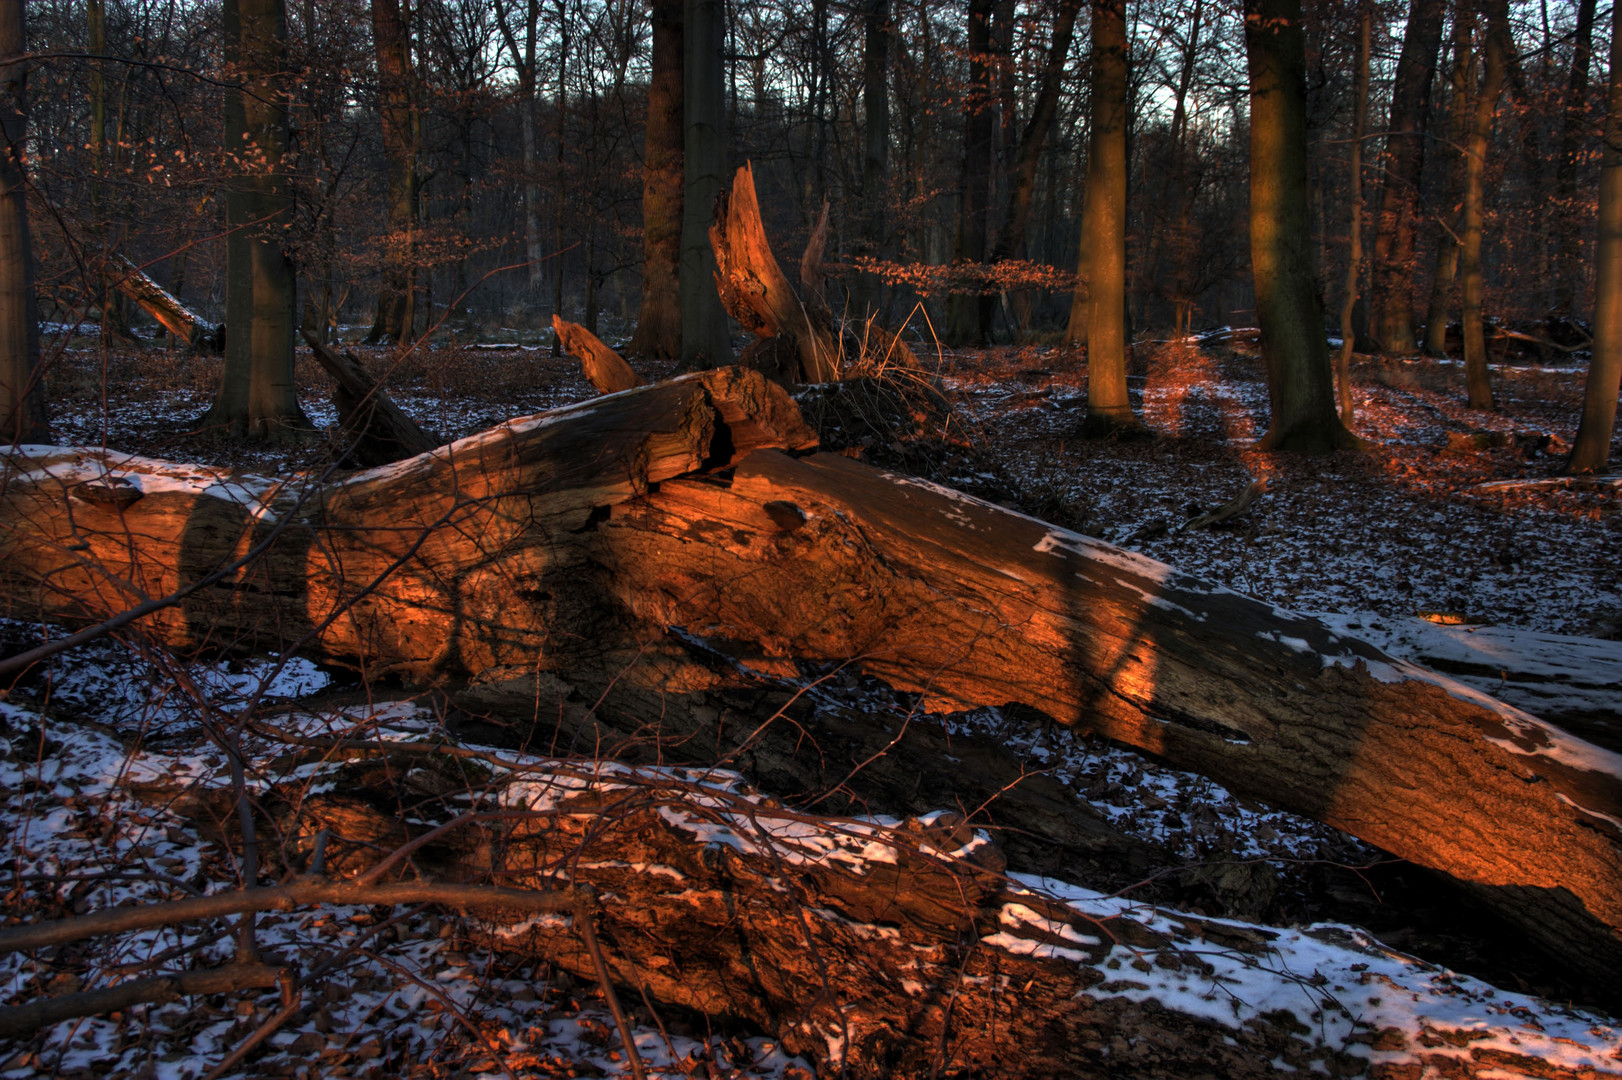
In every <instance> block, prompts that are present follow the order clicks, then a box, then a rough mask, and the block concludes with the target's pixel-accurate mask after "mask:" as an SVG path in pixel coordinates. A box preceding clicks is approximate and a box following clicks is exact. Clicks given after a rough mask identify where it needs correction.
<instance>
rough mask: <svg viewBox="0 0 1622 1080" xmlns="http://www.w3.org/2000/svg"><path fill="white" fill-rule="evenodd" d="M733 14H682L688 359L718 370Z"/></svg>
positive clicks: (710, 3) (712, 9)
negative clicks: (726, 77)
mask: <svg viewBox="0 0 1622 1080" xmlns="http://www.w3.org/2000/svg"><path fill="white" fill-rule="evenodd" d="M725 44H726V17H725V11H724V9H723V5H722V0H686V4H685V7H684V8H683V17H682V48H683V50H684V57H683V61H684V63H683V69H682V72H683V82H682V106H683V119H682V125H683V131H684V139H685V141H684V143H683V146H684V157H683V165H682V170H683V177H684V179H683V184H682V224H681V362H682V366H683V367H686V368H712V367H717V366H719V365H721V364H729V363H731V362H732V338H731V332H730V329H729V328H728V326H727V316H726V311H725V309H724V308H723V307H722V305H721V297H720V295H719V294H718V293H717V292H716V264H715V253H714V252H712V251H711V250H710V221H711V218H712V217H713V215H714V213H715V202H716V197H717V196H719V195H721V194H722V193H723V192H725V191H726V184H727V181H726V116H725V111H724V110H725V104H726V97H725V93H724V89H725V88H724V86H723V84H722V78H721V76H722V73H723V71H724V70H725V64H724V63H723V60H722V55H723V52H724V46H725Z"/></svg>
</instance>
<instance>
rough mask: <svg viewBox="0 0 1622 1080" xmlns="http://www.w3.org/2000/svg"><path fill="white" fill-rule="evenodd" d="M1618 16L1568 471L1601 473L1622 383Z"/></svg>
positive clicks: (1621, 24) (1621, 39) (1621, 47)
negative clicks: (1588, 344)
mask: <svg viewBox="0 0 1622 1080" xmlns="http://www.w3.org/2000/svg"><path fill="white" fill-rule="evenodd" d="M1619 31H1622V20H1619V19H1618V18H1617V16H1616V9H1615V8H1614V7H1613V8H1612V9H1611V84H1610V93H1609V95H1608V102H1607V108H1606V113H1605V149H1604V156H1603V158H1602V159H1601V163H1600V181H1599V239H1598V241H1597V242H1596V244H1595V247H1594V264H1595V279H1596V281H1595V286H1594V354H1593V357H1592V359H1590V360H1589V361H1588V383H1587V388H1586V389H1585V391H1584V394H1583V416H1582V420H1581V421H1580V422H1579V423H1578V425H1577V438H1576V440H1575V441H1574V442H1573V443H1572V447H1571V459H1570V460H1569V461H1568V462H1567V463H1566V469H1567V471H1568V472H1574V473H1582V472H1603V471H1604V469H1605V466H1606V464H1607V461H1608V459H1609V457H1610V453H1611V433H1612V431H1613V429H1614V428H1615V426H1616V395H1617V388H1618V386H1619V385H1622V33H1619Z"/></svg>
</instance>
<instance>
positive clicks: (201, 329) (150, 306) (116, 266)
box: [102, 251, 223, 352]
mask: <svg viewBox="0 0 1622 1080" xmlns="http://www.w3.org/2000/svg"><path fill="white" fill-rule="evenodd" d="M102 273H103V274H105V275H106V277H107V279H108V282H109V284H111V285H112V286H113V287H114V288H116V289H118V290H119V291H120V292H122V293H123V294H124V295H125V296H127V297H129V298H130V299H131V300H134V301H135V302H136V303H137V304H139V305H140V306H141V310H142V311H144V312H146V313H147V314H148V315H150V316H151V317H152V318H153V319H154V320H156V321H157V323H158V324H159V325H160V326H162V327H163V328H164V329H165V330H167V331H169V333H171V334H173V335H174V336H175V338H176V339H177V340H179V341H180V342H181V343H182V344H184V345H185V346H186V347H187V348H190V349H209V350H212V351H214V352H219V351H220V348H221V346H222V345H223V341H222V340H221V334H220V328H219V327H217V326H214V325H213V324H211V323H209V322H208V321H207V320H206V319H204V318H203V317H202V316H200V315H198V314H197V313H196V312H194V311H192V310H191V309H190V308H188V307H187V306H186V305H185V304H182V303H181V302H180V301H179V300H178V299H176V298H175V296H174V294H173V293H171V292H170V291H169V290H168V289H165V288H164V287H163V286H162V285H159V284H158V283H157V282H156V281H153V280H152V278H151V277H150V276H149V275H148V274H147V273H146V271H144V270H142V269H141V268H140V267H139V266H136V265H135V264H134V263H132V262H130V261H129V259H127V258H125V257H124V256H123V255H121V254H119V253H118V252H116V251H115V252H110V253H109V254H108V256H107V259H106V262H105V263H104V265H103V270H102Z"/></svg>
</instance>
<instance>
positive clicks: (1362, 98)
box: [1335, 0, 1411, 429]
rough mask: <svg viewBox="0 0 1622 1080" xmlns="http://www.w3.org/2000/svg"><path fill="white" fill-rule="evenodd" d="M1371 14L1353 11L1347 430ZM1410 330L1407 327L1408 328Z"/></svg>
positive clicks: (1345, 308)
mask: <svg viewBox="0 0 1622 1080" xmlns="http://www.w3.org/2000/svg"><path fill="white" fill-rule="evenodd" d="M1373 23H1374V13H1373V12H1372V11H1370V10H1369V6H1368V3H1367V0H1365V2H1364V3H1362V4H1360V5H1359V6H1358V12H1357V60H1356V66H1357V73H1356V75H1355V76H1353V80H1352V82H1353V87H1352V152H1351V155H1350V157H1351V161H1350V162H1349V163H1348V170H1347V171H1348V172H1349V173H1350V179H1351V184H1350V187H1351V193H1350V195H1349V196H1348V201H1349V202H1350V203H1351V204H1352V222H1351V228H1350V230H1349V231H1350V233H1351V235H1350V237H1349V242H1348V245H1347V249H1348V250H1347V252H1346V290H1345V296H1344V298H1343V299H1342V300H1341V306H1340V356H1339V358H1338V359H1337V361H1336V372H1335V382H1336V384H1337V386H1338V387H1339V389H1340V422H1341V423H1342V424H1344V425H1345V426H1346V427H1347V428H1348V429H1350V428H1351V426H1352V416H1353V414H1354V412H1355V411H1356V408H1357V407H1356V404H1355V403H1354V401H1353V398H1352V350H1353V349H1354V348H1355V347H1356V344H1357V326H1356V320H1355V316H1356V313H1357V284H1358V279H1359V276H1360V274H1361V271H1362V269H1363V129H1364V127H1365V125H1366V123H1367V119H1368V111H1369V51H1370V50H1369V44H1370V43H1369V39H1370V37H1371V36H1372V34H1373ZM1410 330H1411V328H1410Z"/></svg>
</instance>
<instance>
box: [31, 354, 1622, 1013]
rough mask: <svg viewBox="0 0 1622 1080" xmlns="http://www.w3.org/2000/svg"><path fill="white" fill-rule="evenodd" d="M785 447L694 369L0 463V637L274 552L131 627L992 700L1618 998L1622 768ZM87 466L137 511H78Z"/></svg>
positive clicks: (746, 397) (410, 656)
mask: <svg viewBox="0 0 1622 1080" xmlns="http://www.w3.org/2000/svg"><path fill="white" fill-rule="evenodd" d="M813 441H814V439H813V437H812V436H811V434H810V432H809V431H808V430H807V429H806V428H805V427H804V425H803V423H801V421H800V419H799V416H798V414H797V412H795V411H794V409H793V406H792V403H791V402H790V401H789V400H788V399H787V398H786V396H785V395H783V393H782V392H781V391H780V390H777V389H776V388H775V387H772V386H771V385H770V384H769V383H767V382H766V381H765V380H764V379H763V378H762V377H761V376H759V375H758V374H755V373H751V372H734V371H720V372H711V373H707V374H705V375H704V376H703V377H687V378H684V379H680V380H675V381H673V382H669V383H663V384H660V385H657V386H653V387H648V388H646V389H644V390H641V391H635V392H630V393H625V394H619V395H615V396H613V397H610V398H604V399H598V400H596V401H591V402H586V403H584V404H583V405H580V406H576V407H573V408H570V409H564V410H559V411H557V412H555V413H551V414H545V415H543V416H541V417H536V418H530V419H527V420H522V421H514V422H511V423H509V424H507V425H503V426H502V427H499V428H496V429H492V430H491V431H489V432H485V433H483V434H481V435H477V436H473V437H471V438H469V439H464V440H461V441H459V442H457V443H453V444H451V445H450V446H448V447H445V448H442V449H440V450H437V451H435V452H434V453H433V454H428V455H423V456H420V457H418V458H415V459H412V460H411V461H408V462H404V463H401V464H399V465H396V466H392V467H389V468H386V469H383V470H374V471H373V472H371V473H365V474H361V475H360V476H357V477H354V478H351V479H350V480H347V481H344V482H342V483H339V484H334V485H330V486H327V487H324V488H319V489H316V490H314V491H308V492H304V493H302V494H297V493H294V492H291V491H287V492H283V493H279V494H278V493H276V492H274V491H272V490H269V488H268V485H267V486H260V487H256V486H254V485H253V484H251V483H249V482H246V481H244V480H242V479H241V478H238V479H236V480H231V481H229V482H227V481H226V480H222V479H221V478H217V477H213V476H207V477H197V476H196V474H195V473H193V474H192V476H193V477H194V479H192V480H190V481H188V482H186V483H181V482H180V481H179V480H178V479H177V472H179V470H177V469H176V468H175V467H168V468H165V467H160V466H158V465H155V464H153V463H144V464H143V463H140V462H129V461H123V462H118V461H111V459H98V458H96V457H95V456H94V455H92V454H91V453H90V452H72V451H63V452H60V453H58V454H55V455H48V456H46V457H43V458H19V457H13V458H12V459H11V463H10V469H9V472H8V475H7V478H6V483H5V491H4V505H3V520H4V523H5V525H6V532H5V534H4V536H0V574H3V575H4V579H3V580H4V585H5V590H6V596H7V598H8V600H9V605H8V608H9V610H8V614H10V615H11V616H13V617H21V618H30V617H46V618H56V619H67V620H78V621H85V620H94V619H100V618H105V617H107V616H109V615H111V614H115V613H117V612H118V611H121V610H123V609H124V608H126V607H128V606H130V605H131V604H132V603H134V602H135V600H136V599H137V598H144V597H150V596H160V595H164V594H166V593H169V592H172V591H174V590H175V589H176V588H177V587H179V586H180V585H181V584H183V583H184V582H186V581H188V580H191V579H194V578H196V577H199V576H201V575H202V574H204V573H206V572H207V571H209V570H211V569H213V568H215V567H217V566H219V565H222V564H224V563H227V562H229V561H230V560H231V559H232V558H234V557H236V556H237V555H239V554H240V553H241V552H243V551H245V550H247V548H248V547H249V546H251V545H252V544H253V543H255V542H258V541H260V540H262V539H264V538H266V537H267V536H269V535H270V533H271V532H272V531H273V530H279V531H280V534H279V535H278V537H277V538H276V541H275V542H274V543H273V544H272V545H271V546H270V550H269V552H268V553H267V555H266V556H265V557H263V558H262V559H260V560H259V561H258V562H257V563H255V564H253V565H251V566H248V567H246V568H244V570H243V571H242V572H241V573H240V574H237V575H234V576H232V577H228V578H227V579H226V580H224V581H222V582H221V583H220V584H219V585H218V586H216V587H211V588H208V589H202V590H198V591H197V592H196V593H194V594H192V595H191V596H189V597H187V598H186V601H185V602H184V603H183V604H180V605H177V606H176V607H175V608H173V609H170V610H168V611H166V612H161V613H158V614H156V615H154V616H151V617H150V619H149V620H148V621H147V623H146V627H147V630H148V632H149V633H152V634H154V635H157V636H160V637H163V638H165V639H167V640H169V641H171V642H173V643H176V644H180V645H187V646H194V647H195V646H203V645H213V644H218V643H231V644H239V645H242V646H260V647H268V648H280V649H287V648H290V647H296V648H299V649H302V650H304V651H306V652H309V653H312V654H314V655H318V656H322V657H326V658H328V659H333V660H338V661H344V662H349V663H355V664H358V665H361V666H364V667H365V669H366V670H367V671H369V672H372V673H384V672H393V673H397V674H401V675H405V676H408V677H411V678H414V679H431V678H436V677H442V676H458V675H466V674H468V673H478V672H491V671H495V670H498V669H501V668H503V667H508V668H511V669H512V670H514V671H527V672H535V671H563V670H567V671H570V672H579V671H592V670H597V671H599V672H601V673H603V674H604V675H605V677H611V676H612V672H613V671H615V670H618V665H621V664H623V662H624V657H625V655H626V653H625V650H626V649H627V648H631V649H634V648H636V646H637V644H638V643H639V642H647V641H649V640H651V639H654V638H657V637H659V636H660V635H661V634H662V632H663V628H665V627H667V626H679V627H684V628H686V630H687V631H688V632H690V633H691V634H696V635H700V636H702V637H704V638H707V639H711V640H714V641H717V642H719V643H722V644H723V645H724V647H725V648H726V649H727V651H729V652H731V653H732V654H734V655H737V656H739V657H741V658H742V659H743V660H745V661H746V662H748V661H751V660H753V661H756V662H760V663H765V664H770V663H774V662H775V663H778V664H781V663H782V662H783V661H784V660H787V659H797V660H813V661H833V662H841V663H847V662H848V663H850V664H853V665H856V666H857V667H859V668H860V669H861V670H864V671H866V672H869V673H871V674H873V675H875V676H877V677H879V678H881V679H883V680H885V681H887V682H889V683H890V684H892V685H894V686H897V687H901V688H903V689H907V690H912V691H916V692H917V693H919V694H920V695H922V696H923V699H924V701H925V702H926V704H928V705H929V707H931V708H936V709H958V708H964V707H968V706H974V705H983V704H1004V703H1008V702H1022V703H1024V704H1027V705H1030V706H1033V707H1035V708H1037V709H1040V710H1042V711H1043V712H1045V713H1047V714H1048V715H1050V716H1053V717H1055V718H1057V719H1059V720H1061V721H1064V722H1066V723H1072V724H1076V725H1079V726H1082V727H1086V728H1090V729H1092V730H1096V731H1098V732H1101V733H1103V734H1106V735H1108V736H1110V737H1112V738H1115V739H1118V740H1120V741H1123V742H1127V743H1130V744H1132V745H1135V746H1140V747H1143V748H1145V749H1147V750H1149V751H1151V752H1154V753H1156V754H1159V755H1161V756H1163V757H1164V758H1166V759H1167V760H1169V761H1171V762H1173V763H1174V764H1177V765H1179V766H1182V767H1185V768H1190V769H1194V770H1197V771H1200V772H1202V773H1204V774H1206V775H1208V776H1211V777H1213V778H1214V779H1216V780H1218V781H1220V782H1222V783H1224V784H1226V785H1228V786H1229V787H1230V788H1232V789H1233V790H1234V791H1236V792H1238V793H1240V794H1244V795H1250V796H1253V797H1256V798H1260V799H1263V800H1265V801H1267V802H1270V803H1272V804H1273V805H1275V806H1279V807H1281V808H1285V809H1289V810H1294V811H1296V812H1299V813H1303V814H1306V815H1308V816H1311V817H1314V818H1317V819H1319V820H1322V821H1326V822H1328V823H1330V824H1332V825H1335V826H1337V827H1339V828H1342V829H1344V830H1346V831H1347V832H1350V833H1352V834H1353V835H1355V836H1358V837H1361V838H1362V839H1364V840H1367V841H1369V842H1370V843H1373V844H1376V845H1378V846H1380V847H1382V848H1385V849H1386V850H1388V851H1391V852H1393V853H1395V854H1397V855H1400V856H1402V857H1404V858H1407V859H1410V860H1412V861H1414V862H1416V863H1419V864H1421V865H1424V866H1429V867H1433V868H1435V869H1439V870H1442V871H1444V872H1446V873H1448V874H1451V875H1452V876H1454V877H1455V878H1457V879H1459V880H1461V881H1463V882H1466V883H1469V884H1471V885H1472V886H1474V887H1476V888H1478V889H1479V890H1481V892H1482V893H1483V896H1484V898H1485V899H1486V900H1487V901H1488V902H1489V903H1491V904H1493V905H1494V906H1495V907H1496V908H1498V909H1499V910H1500V911H1501V912H1503V913H1504V914H1506V915H1507V916H1508V917H1510V918H1512V919H1514V920H1516V921H1517V923H1518V924H1519V925H1521V926H1522V927H1523V928H1524V929H1525V932H1526V934H1527V935H1528V936H1529V937H1530V938H1531V939H1532V940H1534V941H1536V942H1538V943H1539V944H1540V945H1541V946H1542V947H1543V948H1544V949H1546V950H1547V951H1548V952H1549V953H1550V954H1551V955H1554V956H1558V957H1561V958H1563V959H1564V960H1565V961H1566V962H1567V963H1569V964H1570V965H1571V966H1572V967H1573V968H1574V969H1576V970H1579V971H1583V972H1586V973H1587V974H1588V975H1589V976H1590V977H1591V978H1592V979H1594V980H1595V981H1596V982H1597V983H1599V984H1600V985H1602V986H1604V987H1607V988H1608V992H1609V993H1610V994H1611V995H1612V996H1613V997H1618V998H1622V993H1619V992H1622V974H1619V973H1622V938H1619V937H1618V928H1619V927H1622V881H1619V873H1618V865H1619V851H1622V758H1619V757H1618V756H1617V755H1615V754H1611V753H1608V752H1606V751H1602V750H1599V749H1597V748H1595V747H1592V746H1589V745H1588V744H1586V743H1583V742H1581V741H1580V740H1577V739H1574V738H1572V737H1570V736H1567V735H1566V734H1564V733H1563V732H1560V731H1558V730H1557V729H1553V728H1550V727H1548V726H1546V725H1544V724H1542V723H1541V722H1540V721H1537V720H1535V719H1534V718H1532V717H1530V716H1527V715H1526V714H1524V713H1520V712H1518V711H1517V710H1514V709H1511V708H1509V707H1508V706H1504V705H1502V704H1501V703H1499V702H1496V701H1494V700H1492V699H1491V698H1488V697H1486V696H1485V695H1482V694H1479V693H1477V692H1474V691H1470V690H1467V689H1466V688H1464V687H1462V686H1460V685H1458V684H1456V683H1453V682H1451V681H1450V680H1447V679H1445V678H1443V677H1441V676H1436V675H1433V674H1432V673H1430V672H1427V671H1424V670H1423V669H1420V668H1417V667H1413V666H1412V665H1408V664H1403V663H1400V662H1397V661H1393V660H1391V659H1390V658H1388V657H1386V656H1385V655H1384V654H1382V653H1380V652H1379V651H1378V650H1376V649H1375V648H1373V647H1372V646H1369V645H1366V644H1364V643H1362V642H1359V641H1355V640H1352V639H1346V638H1340V637H1337V636H1336V635H1334V634H1332V633H1330V632H1329V631H1328V630H1327V629H1326V628H1324V627H1323V626H1322V625H1321V624H1319V623H1316V622H1314V621H1312V620H1308V619H1303V618H1299V617H1297V616H1294V615H1292V614H1291V613H1289V612H1285V611H1281V610H1279V609H1276V608H1273V607H1272V606H1271V605H1268V604H1264V603H1260V602H1258V601H1255V600H1252V599H1250V598H1248V597H1244V596H1241V595H1239V594H1236V593H1233V592H1229V591H1227V590H1225V589H1220V588H1214V587H1211V586H1208V585H1205V584H1204V583H1202V582H1200V581H1198V580H1197V579H1195V578H1192V577H1190V576H1188V575H1184V574H1180V573H1178V572H1177V571H1174V570H1172V569H1171V568H1169V567H1166V566H1164V565H1162V564H1160V563H1156V562H1154V561H1153V560H1150V559H1146V558H1143V557H1141V556H1137V555H1133V554H1130V553H1127V552H1123V551H1121V550H1119V549H1116V548H1113V547H1111V546H1109V545H1107V544H1104V543H1101V542H1099V541H1095V540H1091V539H1088V538H1085V537H1082V536H1078V535H1076V534H1073V533H1068V532H1065V531H1063V530H1059V529H1055V528H1052V527H1050V526H1048V525H1046V524H1044V523H1042V522H1039V521H1036V520H1034V519H1031V518H1027V517H1024V516H1022V515H1019V514H1016V513H1012V512H1010V511H1007V510H1004V509H1001V508H999V507H995V506H991V505H988V504H985V503H981V502H979V501H977V500H974V499H971V498H968V497H966V496H963V495H961V494H958V493H956V492H952V491H949V490H947V489H943V488H939V487H936V486H933V485H929V484H925V483H922V482H919V481H914V480H910V479H907V478H904V477H899V476H894V475H891V474H887V473H883V472H880V471H878V470H875V469H872V468H869V467H866V466H863V465H860V464H858V463H856V462H853V461H850V460H848V459H845V458H842V457H837V456H833V455H813V456H811V457H805V458H799V459H796V458H794V457H791V456H788V455H786V454H783V453H779V452H774V451H770V450H762V449H760V448H764V447H771V446H784V447H788V448H790V449H803V448H806V447H809V446H810V445H811V444H812V443H813ZM750 451H757V452H754V453H750ZM109 462H110V463H111V464H113V465H114V466H116V470H117V471H118V472H119V474H120V475H121V476H123V477H124V483H126V484H133V485H134V486H136V487H137V488H138V489H139V490H140V491H141V492H142V493H144V494H142V495H141V497H139V499H138V501H133V502H131V501H129V500H128V499H127V498H124V499H115V498H112V497H109V496H106V495H105V494H104V490H105V489H106V488H107V487H108V485H107V483H106V482H105V481H103V480H102V479H101V476H102V473H103V472H104V471H105V470H106V467H107V464H108V463H109ZM145 477H150V478H151V479H150V480H149V479H144V478H145ZM665 689H666V690H668V691H669V692H671V693H678V694H679V693H680V690H681V687H680V686H671V687H667V688H665Z"/></svg>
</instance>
